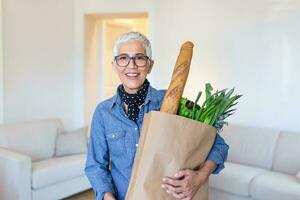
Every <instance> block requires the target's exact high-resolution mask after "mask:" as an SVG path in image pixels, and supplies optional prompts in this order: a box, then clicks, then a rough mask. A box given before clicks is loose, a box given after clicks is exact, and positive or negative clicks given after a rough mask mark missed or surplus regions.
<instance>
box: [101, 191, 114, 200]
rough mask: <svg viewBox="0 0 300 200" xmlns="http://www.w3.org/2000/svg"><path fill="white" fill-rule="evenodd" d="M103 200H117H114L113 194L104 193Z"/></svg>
mask: <svg viewBox="0 0 300 200" xmlns="http://www.w3.org/2000/svg"><path fill="white" fill-rule="evenodd" d="M103 200H117V199H116V198H115V196H114V194H113V193H111V192H107V193H105V195H104V198H103Z"/></svg>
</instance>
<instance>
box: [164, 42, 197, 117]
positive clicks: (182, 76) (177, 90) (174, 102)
mask: <svg viewBox="0 0 300 200" xmlns="http://www.w3.org/2000/svg"><path fill="white" fill-rule="evenodd" d="M193 47H194V44H193V43H192V42H189V41H188V42H185V43H184V44H183V45H182V46H181V49H180V52H179V55H178V58H177V61H176V64H175V67H174V71H173V74H172V79H171V83H170V85H169V88H168V90H167V92H166V95H165V97H164V99H163V102H162V105H161V108H160V111H161V112H167V113H171V114H177V110H178V106H179V101H180V98H181V97H182V94H183V90H184V86H185V83H186V80H187V77H188V75H189V71H190V64H191V60H192V56H193Z"/></svg>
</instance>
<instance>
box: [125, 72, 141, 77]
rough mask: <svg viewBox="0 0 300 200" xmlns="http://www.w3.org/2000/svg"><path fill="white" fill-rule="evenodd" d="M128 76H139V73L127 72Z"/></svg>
mask: <svg viewBox="0 0 300 200" xmlns="http://www.w3.org/2000/svg"><path fill="white" fill-rule="evenodd" d="M125 75H126V76H127V77H138V75H139V74H137V73H127V74H125Z"/></svg>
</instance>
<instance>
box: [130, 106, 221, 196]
mask: <svg viewBox="0 0 300 200" xmlns="http://www.w3.org/2000/svg"><path fill="white" fill-rule="evenodd" d="M215 136H216V129H215V128H214V127H212V126H209V125H206V124H203V123H201V122H198V121H195V120H191V119H188V118H184V117H181V116H178V115H172V114H168V113H165V112H158V111H152V112H150V113H147V114H145V117H144V122H143V127H142V131H141V137H140V141H139V146H138V149H137V153H136V157H135V161H134V165H133V169H132V174H131V179H130V183H129V187H128V191H127V195H126V200H173V199H175V198H174V197H172V196H171V195H169V194H167V193H166V192H165V190H163V189H162V188H161V184H162V178H163V177H164V176H173V175H174V174H175V173H176V172H177V171H178V170H180V169H196V168H198V167H199V166H200V165H201V164H202V163H203V162H204V161H205V160H206V157H207V155H208V153H209V151H210V149H211V147H212V145H213V142H214V139H215ZM193 199H194V200H207V199H208V183H206V184H204V185H203V186H202V187H201V188H200V189H199V190H198V192H197V193H196V195H195V196H194V198H193Z"/></svg>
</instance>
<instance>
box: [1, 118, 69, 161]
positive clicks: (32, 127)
mask: <svg viewBox="0 0 300 200" xmlns="http://www.w3.org/2000/svg"><path fill="white" fill-rule="evenodd" d="M58 128H61V129H62V128H63V125H62V122H61V121H60V120H59V119H45V120H36V121H28V122H19V123H9V124H3V125H0V147H3V148H7V149H11V150H13V151H16V152H19V153H23V154H26V155H28V156H30V157H31V158H32V160H33V161H35V160H41V159H46V158H50V157H52V156H53V155H54V149H55V138H56V135H57V129H58Z"/></svg>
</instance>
